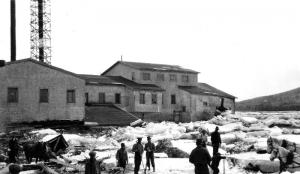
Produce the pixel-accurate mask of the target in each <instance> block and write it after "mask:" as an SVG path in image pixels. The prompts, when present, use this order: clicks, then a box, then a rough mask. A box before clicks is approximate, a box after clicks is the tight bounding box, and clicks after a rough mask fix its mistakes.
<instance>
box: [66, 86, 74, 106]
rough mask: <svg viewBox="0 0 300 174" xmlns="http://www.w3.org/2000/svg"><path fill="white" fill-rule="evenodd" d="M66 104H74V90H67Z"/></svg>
mask: <svg viewBox="0 0 300 174" xmlns="http://www.w3.org/2000/svg"><path fill="white" fill-rule="evenodd" d="M67 103H75V90H74V89H71V90H67Z"/></svg>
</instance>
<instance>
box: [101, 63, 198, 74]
mask: <svg viewBox="0 0 300 174" xmlns="http://www.w3.org/2000/svg"><path fill="white" fill-rule="evenodd" d="M118 64H122V65H125V66H128V67H131V68H134V69H138V70H148V71H161V72H181V73H193V74H198V73H199V72H197V71H194V70H191V69H186V68H182V67H180V66H178V65H165V64H154V63H140V62H127V61H117V62H116V63H115V64H113V65H112V66H111V67H109V68H108V69H107V70H106V71H104V72H103V73H102V75H105V74H106V73H107V72H109V71H110V70H111V69H113V68H114V67H115V66H117V65H118Z"/></svg>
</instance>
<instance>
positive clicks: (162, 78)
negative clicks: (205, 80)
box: [132, 72, 190, 83]
mask: <svg viewBox="0 0 300 174" xmlns="http://www.w3.org/2000/svg"><path fill="white" fill-rule="evenodd" d="M142 78H143V80H145V81H147V80H151V74H150V73H146V72H143V73H142ZM132 80H135V73H134V72H133V73H132ZM156 80H157V81H165V74H162V73H159V74H157V75H156ZM169 80H170V81H172V82H177V74H169ZM181 81H182V82H185V83H187V82H189V81H190V79H189V76H188V75H184V74H183V75H181Z"/></svg>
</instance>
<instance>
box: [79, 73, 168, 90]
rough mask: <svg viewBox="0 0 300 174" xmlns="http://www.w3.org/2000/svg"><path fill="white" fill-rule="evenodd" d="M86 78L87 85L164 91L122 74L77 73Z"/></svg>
mask: <svg viewBox="0 0 300 174" xmlns="http://www.w3.org/2000/svg"><path fill="white" fill-rule="evenodd" d="M78 75H79V76H81V77H82V78H84V79H85V80H86V84H87V85H100V86H101V85H118V86H127V87H130V88H132V89H135V90H152V91H164V90H163V89H162V88H160V87H158V86H156V85H153V84H140V83H136V82H134V81H132V80H128V79H126V78H124V77H122V76H99V75H87V74H78Z"/></svg>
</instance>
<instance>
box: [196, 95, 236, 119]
mask: <svg viewBox="0 0 300 174" xmlns="http://www.w3.org/2000/svg"><path fill="white" fill-rule="evenodd" d="M191 96H192V107H193V109H192V112H191V120H192V121H196V120H207V119H210V118H211V117H212V116H213V115H214V113H215V111H216V107H218V106H220V105H221V97H218V96H210V95H194V94H192V95H191ZM224 106H225V107H226V108H234V102H233V100H232V99H228V98H225V100H224Z"/></svg>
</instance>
